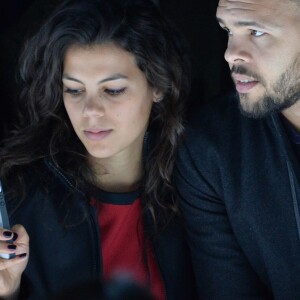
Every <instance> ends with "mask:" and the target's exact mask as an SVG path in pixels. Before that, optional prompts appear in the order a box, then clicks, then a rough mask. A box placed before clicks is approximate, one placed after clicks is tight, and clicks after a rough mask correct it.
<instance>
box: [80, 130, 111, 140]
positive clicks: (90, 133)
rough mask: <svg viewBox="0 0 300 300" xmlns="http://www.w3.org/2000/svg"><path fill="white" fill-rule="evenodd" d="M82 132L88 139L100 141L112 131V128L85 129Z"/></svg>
mask: <svg viewBox="0 0 300 300" xmlns="http://www.w3.org/2000/svg"><path fill="white" fill-rule="evenodd" d="M83 132H84V135H85V136H86V137H87V138H88V139H89V140H92V141H101V140H103V139H104V138H106V137H107V136H108V135H109V134H110V133H111V132H112V129H87V130H84V131H83Z"/></svg>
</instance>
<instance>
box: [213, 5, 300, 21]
mask: <svg viewBox="0 0 300 300" xmlns="http://www.w3.org/2000/svg"><path fill="white" fill-rule="evenodd" d="M295 8H297V5H295V4H294V3H292V2H291V1H290V0H284V1H283V0H220V1H219V5H218V9H217V18H218V20H219V21H221V23H222V20H225V19H226V21H230V20H231V21H234V20H235V21H237V20H243V21H245V22H246V21H256V22H260V23H261V24H265V25H266V26H268V25H270V26H272V27H274V26H276V27H277V26H279V24H281V23H286V21H287V19H289V16H292V15H295Z"/></svg>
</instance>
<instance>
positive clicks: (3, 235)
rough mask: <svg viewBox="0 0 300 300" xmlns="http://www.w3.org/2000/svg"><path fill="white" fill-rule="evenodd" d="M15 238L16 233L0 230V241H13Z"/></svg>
mask: <svg viewBox="0 0 300 300" xmlns="http://www.w3.org/2000/svg"><path fill="white" fill-rule="evenodd" d="M16 237H17V233H14V232H13V231H11V230H9V229H5V228H0V241H9V240H12V239H15V238H16Z"/></svg>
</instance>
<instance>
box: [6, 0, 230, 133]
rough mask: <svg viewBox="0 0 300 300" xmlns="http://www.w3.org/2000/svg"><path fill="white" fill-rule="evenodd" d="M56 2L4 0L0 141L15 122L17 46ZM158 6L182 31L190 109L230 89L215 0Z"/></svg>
mask: <svg viewBox="0 0 300 300" xmlns="http://www.w3.org/2000/svg"><path fill="white" fill-rule="evenodd" d="M60 2H61V0H9V1H5V5H4V3H3V4H2V3H1V10H0V90H1V93H0V105H1V106H0V139H2V138H3V136H4V135H5V134H6V133H7V131H8V129H10V128H11V125H12V123H13V120H14V99H15V97H16V96H17V89H18V85H17V83H16V80H15V73H16V68H17V61H18V56H19V52H20V50H21V47H22V44H23V42H24V40H25V39H26V37H27V36H29V35H30V34H31V33H32V32H34V31H35V30H36V29H37V28H38V27H39V24H40V23H41V22H42V21H43V20H44V19H45V18H46V16H47V15H48V14H49V13H50V12H51V10H52V9H53V8H54V7H55V6H56V5H57V4H58V3H60ZM160 3H161V7H162V10H163V11H164V13H165V14H166V15H168V16H169V17H170V18H171V19H172V20H173V21H174V22H175V24H176V25H177V27H178V28H179V29H180V30H181V31H182V32H183V34H184V35H185V37H186V39H187V42H188V45H189V47H190V56H191V61H192V75H193V80H192V94H191V97H190V103H189V110H194V109H198V108H199V107H200V106H201V104H202V103H205V102H206V101H210V99H212V98H214V97H217V96H220V95H222V94H224V93H226V92H228V91H229V89H231V88H232V83H231V79H230V76H229V71H228V66H227V63H226V62H225V60H224V51H225V48H226V41H227V37H226V33H225V32H223V30H221V29H220V28H219V26H218V24H217V22H216V18H215V12H216V8H217V3H218V0H206V1H204V0H160Z"/></svg>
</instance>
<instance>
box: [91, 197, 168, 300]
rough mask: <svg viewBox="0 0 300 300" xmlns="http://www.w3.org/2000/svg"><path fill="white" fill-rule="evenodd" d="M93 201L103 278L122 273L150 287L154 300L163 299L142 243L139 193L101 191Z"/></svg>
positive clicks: (153, 261) (149, 248)
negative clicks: (96, 215)
mask: <svg viewBox="0 0 300 300" xmlns="http://www.w3.org/2000/svg"><path fill="white" fill-rule="evenodd" d="M92 202H93V204H95V205H96V207H97V211H98V221H99V224H100V239H101V243H102V260H103V273H104V278H106V279H109V278H110V277H112V276H114V275H115V274H120V273H121V274H124V273H125V274H127V275H129V276H131V277H132V278H133V279H135V280H136V281H137V282H138V283H139V284H141V285H142V286H145V287H150V290H151V292H152V294H153V295H154V297H155V299H156V300H165V299H166V296H165V290H164V286H163V281H162V277H161V274H160V271H159V268H158V266H157V262H156V259H155V256H154V252H153V248H152V245H150V243H149V242H147V243H146V241H145V235H144V230H143V228H144V226H143V219H142V217H141V211H142V206H141V200H140V199H139V198H138V193H136V192H134V193H124V194H117V193H106V192H101V202H100V201H96V200H94V199H93V200H92ZM146 245H147V246H146ZM147 264H148V268H149V271H148V270H147Z"/></svg>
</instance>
